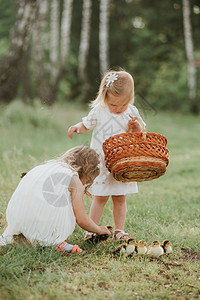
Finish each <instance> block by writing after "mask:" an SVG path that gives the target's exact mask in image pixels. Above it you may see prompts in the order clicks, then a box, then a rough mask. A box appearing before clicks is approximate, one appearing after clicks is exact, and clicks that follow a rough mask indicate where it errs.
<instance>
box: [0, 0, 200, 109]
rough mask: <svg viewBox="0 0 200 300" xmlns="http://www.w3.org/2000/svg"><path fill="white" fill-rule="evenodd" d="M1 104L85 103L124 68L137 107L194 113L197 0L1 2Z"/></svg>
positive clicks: (199, 43) (198, 76) (199, 51)
mask: <svg viewBox="0 0 200 300" xmlns="http://www.w3.org/2000/svg"><path fill="white" fill-rule="evenodd" d="M0 7H1V10H0V15H1V17H0V37H1V39H0V45H1V47H0V102H4V103H9V102H10V101H12V100H13V99H15V98H16V97H20V98H22V99H23V100H24V101H26V102H28V103H31V102H33V101H35V99H36V98H39V99H40V100H41V102H42V103H45V104H47V105H52V104H53V103H54V102H56V101H58V100H59V101H70V102H78V103H88V102H89V101H90V100H92V99H94V98H95V96H96V93H97V91H98V86H99V83H100V80H101V76H102V74H103V73H104V72H105V71H106V70H107V69H110V68H111V69H112V68H115V69H116V68H117V69H118V68H124V69H126V70H127V71H128V72H130V73H131V74H132V75H133V77H134V80H135V101H136V103H137V105H138V106H147V107H150V108H155V109H169V110H170V109H171V110H180V111H186V112H187V111H191V112H192V113H194V114H198V112H199V99H200V88H199V86H200V66H199V65H200V63H199V58H200V38H199V29H200V3H199V0H168V1H157V0H151V1H148V0H42V1H39V0H15V1H13V0H7V1H4V0H0Z"/></svg>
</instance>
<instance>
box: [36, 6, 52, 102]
mask: <svg viewBox="0 0 200 300" xmlns="http://www.w3.org/2000/svg"><path fill="white" fill-rule="evenodd" d="M47 1H48V0H43V1H41V2H40V6H39V13H38V18H37V21H36V22H35V26H34V30H33V43H32V46H33V61H34V69H35V75H36V82H37V94H38V97H39V98H40V100H41V101H42V102H43V103H44V104H47V105H50V104H52V99H51V91H50V87H49V84H48V82H47V79H46V76H45V69H44V64H43V43H42V40H43V30H44V25H45V19H46V16H47V12H48V10H47V8H48V6H47Z"/></svg>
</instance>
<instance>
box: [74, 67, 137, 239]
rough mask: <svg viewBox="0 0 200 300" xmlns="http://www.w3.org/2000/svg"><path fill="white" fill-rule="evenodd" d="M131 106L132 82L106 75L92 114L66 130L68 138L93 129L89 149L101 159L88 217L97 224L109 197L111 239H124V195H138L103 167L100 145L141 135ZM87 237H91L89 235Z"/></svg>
mask: <svg viewBox="0 0 200 300" xmlns="http://www.w3.org/2000/svg"><path fill="white" fill-rule="evenodd" d="M133 103H134V81H133V78H132V76H131V75H130V74H129V73H127V72H125V71H109V72H107V73H106V74H105V75H104V77H103V79H102V81H101V84H100V88H99V92H98V95H97V98H96V99H95V100H94V101H92V103H91V106H92V110H91V111H90V112H89V114H88V116H87V117H84V118H83V119H82V122H80V123H78V124H76V125H73V126H71V127H70V128H69V129H68V136H69V137H70V138H72V137H73V133H74V132H76V133H78V134H82V133H85V132H87V131H88V130H90V129H93V134H92V140H91V148H93V149H95V151H96V152H97V153H98V154H99V156H100V174H99V176H98V177H97V178H96V179H95V180H94V183H93V185H92V186H91V188H90V192H91V194H92V195H94V200H93V202H92V205H91V208H90V217H91V219H92V220H93V221H94V222H95V223H96V224H99V222H100V219H101V216H102V213H103V209H104V206H105V204H106V202H107V201H108V198H109V196H110V195H111V197H112V201H113V217H114V225H115V230H114V232H113V239H127V238H128V237H129V235H128V233H126V232H124V225H125V218H126V211H127V208H126V194H130V193H137V192H138V189H137V183H136V182H128V183H123V182H120V181H116V180H115V179H114V178H113V176H112V175H111V173H110V172H109V171H108V170H107V169H106V167H105V161H104V153H103V149H102V143H103V142H104V141H105V140H106V139H107V138H109V137H110V136H112V135H115V134H120V133H124V132H127V130H129V131H130V130H131V131H132V132H135V131H141V129H142V128H141V126H140V124H139V123H138V122H137V121H134V120H133V119H132V118H131V117H130V116H132V117H140V116H139V113H138V110H137V108H136V107H135V106H133ZM88 234H90V233H88Z"/></svg>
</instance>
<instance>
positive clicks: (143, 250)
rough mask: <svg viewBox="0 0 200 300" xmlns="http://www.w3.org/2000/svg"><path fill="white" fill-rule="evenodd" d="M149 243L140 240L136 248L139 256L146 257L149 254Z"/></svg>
mask: <svg viewBox="0 0 200 300" xmlns="http://www.w3.org/2000/svg"><path fill="white" fill-rule="evenodd" d="M146 246H147V243H146V241H145V240H140V241H138V243H137V244H136V246H135V252H136V254H137V255H138V256H144V255H145V254H146V252H147V247H146Z"/></svg>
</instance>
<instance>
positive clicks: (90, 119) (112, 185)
mask: <svg viewBox="0 0 200 300" xmlns="http://www.w3.org/2000/svg"><path fill="white" fill-rule="evenodd" d="M129 115H132V116H133V117H137V116H140V115H139V112H138V110H137V108H136V107H135V106H133V105H130V104H129V106H128V108H127V110H126V111H125V112H123V113H121V114H114V113H111V112H110V110H109V108H108V107H107V106H106V105H102V104H100V103H99V104H97V105H96V106H95V107H94V108H93V109H92V110H91V111H90V112H89V114H88V116H87V117H84V118H83V119H82V121H83V124H84V126H85V127H86V128H88V129H93V133H92V140H91V145H90V147H91V148H93V149H94V150H95V151H96V152H97V153H98V154H99V155H100V174H99V176H98V177H97V178H96V179H95V181H94V183H93V185H92V186H91V188H90V189H89V191H90V193H91V194H92V195H95V196H108V195H126V194H132V193H137V192H138V188H137V183H136V182H128V183H124V182H120V181H117V180H115V179H114V177H113V176H112V175H111V173H110V172H109V171H108V170H107V168H106V166H105V159H104V152H103V148H102V144H103V142H104V141H105V140H106V139H107V138H109V137H110V136H112V135H115V134H120V133H125V132H126V130H127V126H128V121H129V120H130V117H129ZM144 124H145V123H144Z"/></svg>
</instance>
